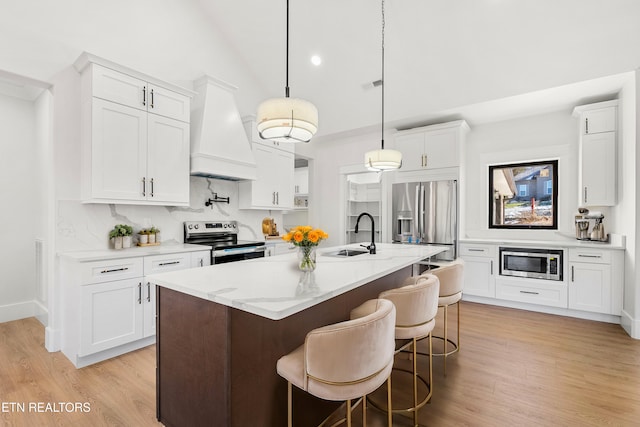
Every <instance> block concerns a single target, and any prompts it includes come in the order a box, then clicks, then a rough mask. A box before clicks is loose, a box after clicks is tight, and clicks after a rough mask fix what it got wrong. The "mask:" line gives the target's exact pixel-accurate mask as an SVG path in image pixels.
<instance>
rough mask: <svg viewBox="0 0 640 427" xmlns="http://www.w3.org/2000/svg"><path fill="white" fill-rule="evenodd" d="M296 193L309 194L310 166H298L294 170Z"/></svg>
mask: <svg viewBox="0 0 640 427" xmlns="http://www.w3.org/2000/svg"><path fill="white" fill-rule="evenodd" d="M293 182H294V190H293V191H294V193H295V194H308V193H309V168H307V167H302V168H296V169H295V171H294V172H293Z"/></svg>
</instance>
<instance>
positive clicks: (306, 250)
mask: <svg viewBox="0 0 640 427" xmlns="http://www.w3.org/2000/svg"><path fill="white" fill-rule="evenodd" d="M327 237H329V235H328V234H327V233H325V232H324V231H323V230H321V229H319V228H313V227H311V226H310V225H299V226H297V227H293V228H292V229H291V230H289V232H288V233H287V234H285V235H284V236H282V240H284V241H285V242H291V243H293V244H294V245H295V246H297V247H299V248H300V250H299V251H298V258H299V264H298V265H299V267H300V270H302V271H313V270H315V269H316V251H315V250H316V246H318V244H319V243H320V242H321V241H322V240H324V239H326V238H327Z"/></svg>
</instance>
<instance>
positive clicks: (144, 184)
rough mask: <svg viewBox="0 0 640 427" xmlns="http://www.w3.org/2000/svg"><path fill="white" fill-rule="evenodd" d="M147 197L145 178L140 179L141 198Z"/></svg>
mask: <svg viewBox="0 0 640 427" xmlns="http://www.w3.org/2000/svg"><path fill="white" fill-rule="evenodd" d="M146 196H147V178H145V177H144V176H143V177H142V197H146Z"/></svg>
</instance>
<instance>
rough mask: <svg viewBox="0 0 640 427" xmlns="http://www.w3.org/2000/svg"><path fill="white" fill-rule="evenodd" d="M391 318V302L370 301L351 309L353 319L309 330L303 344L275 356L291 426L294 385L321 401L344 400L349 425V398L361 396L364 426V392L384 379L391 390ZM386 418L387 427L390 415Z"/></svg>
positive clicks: (393, 323)
mask: <svg viewBox="0 0 640 427" xmlns="http://www.w3.org/2000/svg"><path fill="white" fill-rule="evenodd" d="M395 319H396V309H395V307H394V305H393V303H391V302H390V301H387V300H384V299H375V300H369V301H367V302H365V303H364V304H362V305H361V306H360V307H358V308H357V309H355V310H354V311H353V312H352V314H351V320H348V321H345V322H341V323H336V324H333V325H329V326H324V327H321V328H317V329H314V330H312V331H311V332H309V333H308V334H307V336H306V339H305V342H304V344H303V345H302V346H300V347H298V348H297V349H295V350H294V351H292V352H291V353H289V354H287V355H285V356H282V357H281V358H280V359H279V360H278V363H277V371H278V374H279V375H280V376H282V377H283V378H284V379H286V380H287V381H288V405H287V409H288V425H289V427H291V426H292V424H293V417H292V412H293V402H292V385H295V386H296V387H298V388H299V389H301V390H304V391H306V392H307V393H310V394H312V395H313V396H316V397H319V398H321V399H325V400H332V401H346V402H347V416H346V421H347V425H348V426H350V425H351V400H353V399H358V398H361V397H365V398H364V399H362V402H363V408H362V417H363V425H366V395H367V394H369V393H371V392H373V391H374V390H376V389H377V388H379V387H380V386H381V385H382V384H384V382H385V381H387V382H388V387H389V390H390V389H391V369H392V367H393V355H394V350H395V340H394V328H395ZM388 404H389V405H391V396H390V392H389V397H388ZM388 422H389V427H391V425H392V420H391V414H390V415H389V419H388Z"/></svg>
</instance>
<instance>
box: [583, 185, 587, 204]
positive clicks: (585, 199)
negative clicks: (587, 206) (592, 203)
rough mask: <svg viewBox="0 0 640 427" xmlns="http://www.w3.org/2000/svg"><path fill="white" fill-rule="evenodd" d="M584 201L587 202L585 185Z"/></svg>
mask: <svg viewBox="0 0 640 427" xmlns="http://www.w3.org/2000/svg"><path fill="white" fill-rule="evenodd" d="M584 202H585V203H587V187H584Z"/></svg>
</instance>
